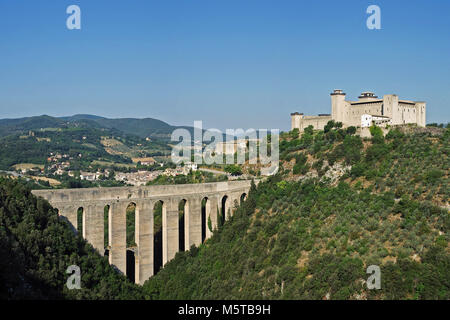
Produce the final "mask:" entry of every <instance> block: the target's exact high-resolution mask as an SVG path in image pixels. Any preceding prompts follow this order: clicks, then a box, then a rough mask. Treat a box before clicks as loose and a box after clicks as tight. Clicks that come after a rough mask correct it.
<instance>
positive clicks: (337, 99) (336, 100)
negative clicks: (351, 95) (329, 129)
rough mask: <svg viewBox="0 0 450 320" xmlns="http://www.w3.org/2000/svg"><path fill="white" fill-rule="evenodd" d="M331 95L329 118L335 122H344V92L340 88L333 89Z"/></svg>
mask: <svg viewBox="0 0 450 320" xmlns="http://www.w3.org/2000/svg"><path fill="white" fill-rule="evenodd" d="M330 95H331V119H333V120H334V121H336V122H342V123H344V122H345V121H344V120H345V118H344V114H345V113H344V111H345V110H344V109H345V93H344V92H343V91H342V90H339V89H335V90H334V91H333V93H330Z"/></svg>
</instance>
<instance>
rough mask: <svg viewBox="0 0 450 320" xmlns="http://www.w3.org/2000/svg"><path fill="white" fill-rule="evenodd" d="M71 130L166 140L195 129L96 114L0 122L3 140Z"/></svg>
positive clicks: (43, 116) (157, 121) (153, 121)
mask: <svg viewBox="0 0 450 320" xmlns="http://www.w3.org/2000/svg"><path fill="white" fill-rule="evenodd" d="M71 127H85V128H96V129H113V130H117V131H120V132H122V133H124V134H129V135H136V136H139V137H141V138H146V137H150V138H153V139H162V140H169V139H170V135H171V133H172V132H173V131H174V130H175V129H177V128H185V129H188V130H189V131H190V132H191V133H192V132H193V128H192V127H188V126H172V125H169V124H168V123H166V122H164V121H161V120H157V119H152V118H144V119H136V118H120V119H108V118H104V117H100V116H95V115H86V114H78V115H74V116H67V117H51V116H48V115H42V116H34V117H26V118H18V119H0V137H1V136H7V135H13V134H24V133H28V131H29V130H41V129H45V128H71Z"/></svg>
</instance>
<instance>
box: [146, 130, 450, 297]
mask: <svg viewBox="0 0 450 320" xmlns="http://www.w3.org/2000/svg"><path fill="white" fill-rule="evenodd" d="M372 133H373V138H372V139H366V140H363V139H361V138H360V137H358V136H355V135H354V130H353V129H347V130H342V129H341V128H339V125H336V126H335V125H334V124H331V125H330V126H327V128H326V130H325V132H323V131H322V132H313V131H312V130H310V129H308V130H307V131H306V132H305V133H304V134H303V135H302V136H301V137H299V135H298V132H291V133H289V134H286V135H284V136H283V137H282V139H283V141H282V143H281V149H282V159H283V161H282V163H283V165H282V169H281V170H280V173H279V174H278V175H277V176H274V177H272V178H270V179H269V180H268V181H266V182H262V183H260V184H259V186H258V188H257V189H255V188H253V190H252V191H251V192H250V194H249V198H248V200H247V201H246V202H245V204H244V205H243V206H242V207H239V208H238V210H237V212H236V213H235V215H234V216H233V218H232V219H231V220H230V221H228V222H226V223H225V225H224V226H222V227H221V228H220V230H219V232H217V233H216V234H215V235H214V236H213V237H212V238H211V239H210V240H209V241H208V242H207V243H206V244H204V245H202V246H201V247H200V248H198V249H195V250H191V251H190V252H184V253H179V254H177V256H176V258H175V259H174V260H173V261H171V262H170V263H168V264H167V265H166V267H165V268H164V269H163V270H162V271H161V272H160V273H159V274H157V275H156V276H155V277H153V278H151V279H150V280H149V281H147V282H146V284H145V286H144V289H145V291H146V294H147V295H150V296H151V297H152V298H154V299H450V271H449V270H450V255H449V229H450V217H449V212H448V196H449V188H448V186H449V184H448V182H449V176H448V171H449V164H450V163H449V157H448V155H449V150H450V149H449V137H450V134H449V130H448V129H447V130H440V131H439V132H438V133H437V134H434V133H432V132H430V131H427V130H417V131H414V130H413V132H412V133H403V132H402V131H400V130H393V131H391V132H390V133H389V134H388V136H387V137H386V139H385V138H383V136H382V134H380V131H379V130H377V128H372ZM337 166H339V167H340V168H346V170H342V171H341V173H339V172H340V171H339V170H333V169H332V167H335V168H336V167H337ZM369 265H378V266H380V268H381V279H382V280H381V282H382V283H381V290H368V289H367V287H366V285H365V281H366V280H367V278H368V277H369V275H368V274H366V268H367V266H369Z"/></svg>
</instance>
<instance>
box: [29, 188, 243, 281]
mask: <svg viewBox="0 0 450 320" xmlns="http://www.w3.org/2000/svg"><path fill="white" fill-rule="evenodd" d="M250 184H251V182H250V181H227V182H216V183H203V184H188V185H164V186H142V187H117V188H89V189H58V190H34V191H33V194H34V195H35V196H38V197H42V198H44V199H46V200H48V201H49V202H50V204H51V205H52V206H53V207H55V208H57V209H58V210H59V215H60V216H61V217H62V218H64V219H67V220H68V221H69V222H70V224H71V226H72V227H73V229H74V230H75V231H76V230H78V221H77V216H78V214H77V211H78V209H79V208H83V230H82V232H83V237H84V238H85V239H86V240H87V241H88V242H89V243H91V244H92V246H93V247H94V248H95V249H97V250H98V252H99V253H100V254H102V255H103V254H104V252H105V248H104V241H105V239H104V234H105V232H104V231H105V230H104V210H105V206H109V214H108V243H109V246H108V249H109V262H110V264H111V265H113V266H115V267H116V268H117V269H118V270H119V271H121V272H122V273H124V274H126V263H127V259H126V258H127V244H126V234H127V230H126V209H127V207H128V206H129V205H130V204H135V206H136V209H135V241H136V247H135V248H133V251H134V253H135V282H136V283H139V284H143V283H144V281H145V280H147V279H148V278H149V277H151V276H152V275H153V274H154V261H155V260H154V259H155V258H154V243H153V242H154V231H153V229H154V228H153V227H154V214H153V210H154V207H155V204H156V203H157V202H159V201H161V202H162V257H163V259H162V260H163V261H162V262H163V265H164V264H166V263H167V262H168V261H170V260H171V259H173V258H174V257H175V254H176V253H177V252H178V251H179V249H180V248H179V235H180V230H179V204H180V202H181V201H183V200H184V201H185V211H184V212H185V213H184V214H185V215H184V246H185V248H184V249H185V250H189V248H190V247H191V245H196V246H198V245H200V244H201V243H202V229H203V230H205V228H206V234H205V240H206V239H208V238H209V237H210V236H211V235H212V232H211V230H209V227H208V221H209V220H210V221H211V226H212V228H213V230H214V229H215V228H217V226H218V221H217V212H218V210H219V212H225V213H226V218H227V219H228V218H229V215H230V214H232V213H233V208H234V206H235V204H237V205H239V204H240V202H241V199H242V198H243V197H245V196H246V195H247V193H248V191H249V189H250ZM205 198H206V205H205V209H204V210H205V219H203V220H204V221H202V200H203V199H205ZM205 223H206V226H205V225H203V224H205Z"/></svg>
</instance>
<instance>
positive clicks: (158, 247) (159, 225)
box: [153, 200, 167, 275]
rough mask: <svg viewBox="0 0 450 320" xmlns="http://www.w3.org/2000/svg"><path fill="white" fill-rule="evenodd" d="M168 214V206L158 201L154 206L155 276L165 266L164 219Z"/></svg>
mask: <svg viewBox="0 0 450 320" xmlns="http://www.w3.org/2000/svg"><path fill="white" fill-rule="evenodd" d="M166 214H167V213H166V204H165V203H164V201H162V200H157V201H156V202H155V203H154V204H153V275H155V274H157V273H158V272H159V270H160V269H161V268H162V266H163V248H164V247H163V245H164V244H163V219H164V218H163V217H164V215H166Z"/></svg>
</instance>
